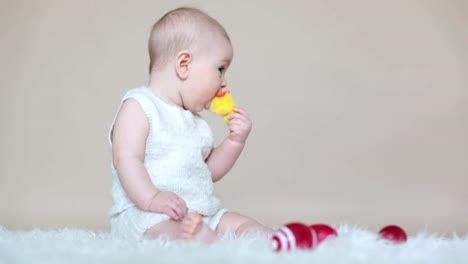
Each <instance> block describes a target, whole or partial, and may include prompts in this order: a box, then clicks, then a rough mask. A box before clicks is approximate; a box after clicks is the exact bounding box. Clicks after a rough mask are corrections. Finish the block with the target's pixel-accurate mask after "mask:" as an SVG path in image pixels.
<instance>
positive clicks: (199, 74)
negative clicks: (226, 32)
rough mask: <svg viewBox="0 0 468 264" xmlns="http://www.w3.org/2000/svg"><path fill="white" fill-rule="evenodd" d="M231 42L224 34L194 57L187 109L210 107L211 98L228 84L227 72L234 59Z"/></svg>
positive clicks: (197, 109)
mask: <svg viewBox="0 0 468 264" xmlns="http://www.w3.org/2000/svg"><path fill="white" fill-rule="evenodd" d="M232 57H233V50H232V46H231V43H230V42H229V40H227V39H226V38H225V37H224V36H220V37H218V38H215V39H214V41H212V42H211V43H209V47H207V48H206V49H205V50H204V51H203V52H200V54H198V55H195V56H194V57H193V62H192V66H191V73H190V76H189V78H188V81H189V87H188V88H189V89H187V90H186V91H187V93H189V94H187V96H186V99H187V100H188V99H190V102H188V101H187V102H186V103H185V107H186V109H189V110H191V111H193V112H201V111H203V110H204V109H208V108H209V105H210V102H211V100H212V99H213V98H214V97H215V96H216V95H217V94H218V93H219V92H220V91H221V90H222V89H223V88H224V87H226V86H227V83H226V79H225V74H226V71H227V69H228V67H229V65H230V63H231V61H232Z"/></svg>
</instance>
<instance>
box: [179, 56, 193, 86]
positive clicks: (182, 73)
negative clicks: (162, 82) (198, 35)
mask: <svg viewBox="0 0 468 264" xmlns="http://www.w3.org/2000/svg"><path fill="white" fill-rule="evenodd" d="M191 62H192V54H190V52H188V51H186V50H183V51H181V52H179V54H177V62H176V63H177V64H176V72H177V76H179V78H180V79H181V80H185V79H187V77H188V75H189V69H190V63H191Z"/></svg>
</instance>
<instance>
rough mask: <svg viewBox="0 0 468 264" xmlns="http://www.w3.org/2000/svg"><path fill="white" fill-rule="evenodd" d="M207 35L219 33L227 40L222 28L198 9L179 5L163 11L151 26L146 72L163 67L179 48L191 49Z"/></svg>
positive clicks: (191, 50) (227, 37) (180, 49)
mask: <svg viewBox="0 0 468 264" xmlns="http://www.w3.org/2000/svg"><path fill="white" fill-rule="evenodd" d="M209 34H221V35H222V36H224V37H226V39H227V40H228V41H229V42H230V39H229V36H228V34H227V33H226V30H225V29H224V27H223V26H222V25H221V24H220V23H219V22H218V21H216V20H215V19H214V18H212V17H210V16H209V15H207V14H205V13H204V12H202V11H200V10H198V9H195V8H189V7H181V8H177V9H175V10H172V11H170V12H168V13H166V14H165V15H164V16H162V17H161V18H160V19H159V20H158V21H157V22H156V23H155V24H154V25H153V27H152V29H151V34H150V38H149V41H148V51H149V56H150V65H149V71H150V72H151V71H152V70H153V69H154V68H158V67H162V66H165V65H166V64H167V63H168V62H169V60H170V58H171V57H174V56H176V55H177V53H178V52H180V51H182V50H188V51H190V52H193V51H194V50H196V49H197V48H199V47H198V46H197V45H196V44H197V42H200V41H199V40H201V39H203V38H206V37H208V36H209ZM198 44H199V43H198Z"/></svg>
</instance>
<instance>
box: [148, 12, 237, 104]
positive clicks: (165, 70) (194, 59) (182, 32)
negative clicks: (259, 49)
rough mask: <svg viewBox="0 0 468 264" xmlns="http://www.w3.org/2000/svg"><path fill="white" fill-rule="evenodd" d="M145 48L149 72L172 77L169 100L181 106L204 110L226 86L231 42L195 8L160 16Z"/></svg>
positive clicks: (220, 27) (230, 58)
mask: <svg viewBox="0 0 468 264" xmlns="http://www.w3.org/2000/svg"><path fill="white" fill-rule="evenodd" d="M148 48H149V54H150V75H154V76H156V75H158V76H166V77H169V78H170V80H174V81H175V83H174V84H175V85H174V86H175V87H177V97H178V99H174V98H173V100H175V101H176V103H177V104H179V105H181V106H182V107H183V108H184V109H187V110H190V111H193V112H200V111H202V110H203V109H208V108H209V103H210V101H211V100H212V99H213V98H214V97H215V96H216V94H217V93H219V92H220V91H221V89H223V88H224V87H226V85H227V84H226V80H225V73H226V70H227V68H228V67H229V65H230V63H231V60H232V56H233V51H232V45H231V41H230V39H229V36H228V35H227V33H226V31H225V30H224V28H223V26H221V25H220V24H219V23H218V22H217V21H216V20H214V19H213V18H211V17H210V16H208V15H207V14H205V13H203V12H201V11H199V10H197V9H193V8H179V9H176V10H173V11H170V12H169V13H167V14H166V15H164V16H163V17H162V18H161V19H159V20H158V22H156V24H154V26H153V29H152V30H151V36H150V40H149V44H148ZM173 73H176V75H174V74H173ZM172 76H177V78H172ZM173 97H174V96H173Z"/></svg>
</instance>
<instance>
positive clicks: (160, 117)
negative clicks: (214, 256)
mask: <svg viewBox="0 0 468 264" xmlns="http://www.w3.org/2000/svg"><path fill="white" fill-rule="evenodd" d="M129 98H132V99H135V100H136V101H138V103H139V104H140V105H141V107H142V109H143V111H144V112H145V115H146V117H147V119H148V123H149V134H148V138H147V140H146V147H145V160H144V165H145V168H146V170H147V171H148V174H149V176H150V178H151V181H152V182H153V184H154V185H155V186H156V187H157V188H158V189H159V190H161V191H170V192H174V193H176V194H177V195H178V196H180V197H181V198H182V199H183V200H184V201H185V203H186V204H187V207H188V208H189V211H195V212H198V213H200V214H201V215H203V216H204V221H205V223H207V225H208V226H209V227H210V228H211V229H213V230H215V229H216V227H217V225H218V223H219V221H220V219H221V217H222V216H223V214H224V213H225V212H226V211H227V210H226V209H222V208H221V207H220V206H221V205H220V201H219V200H218V198H217V197H215V196H214V194H213V181H212V179H211V172H210V170H209V169H208V166H207V165H206V163H205V160H206V158H207V157H208V155H209V154H210V151H211V149H212V147H213V133H212V131H211V128H210V127H209V125H208V124H207V123H206V121H205V120H204V119H203V118H202V117H201V116H200V115H198V114H194V113H192V112H191V111H187V110H184V109H182V108H180V107H177V106H172V105H169V104H167V103H165V102H164V101H162V100H161V99H159V98H158V97H157V96H156V95H155V94H154V93H153V92H152V91H151V90H149V89H148V88H146V87H140V88H135V89H132V90H130V91H128V92H127V93H126V94H125V96H124V97H123V99H122V102H121V104H120V106H119V110H120V107H121V106H122V103H123V102H124V101H125V100H127V99H129ZM117 113H118V111H117ZM116 117H117V115H116ZM114 123H115V118H114V121H113V122H112V126H111V129H110V131H109V143H110V145H111V146H112V130H113V127H114ZM111 166H112V177H113V178H112V198H113V206H112V208H111V210H110V212H109V215H110V219H111V226H112V233H113V234H116V235H119V236H124V237H126V238H135V239H141V238H142V237H143V234H144V232H145V231H146V230H147V229H149V228H151V227H152V226H154V225H156V224H158V223H160V222H162V221H164V220H168V219H170V217H169V216H167V215H165V214H158V213H151V212H144V211H141V210H139V209H138V208H137V207H136V205H135V204H134V203H133V202H132V201H131V200H130V199H129V197H128V196H127V194H126V193H125V191H124V189H123V187H122V185H121V184H120V181H119V177H118V174H117V171H116V169H115V168H114V165H113V162H112V164H111Z"/></svg>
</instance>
